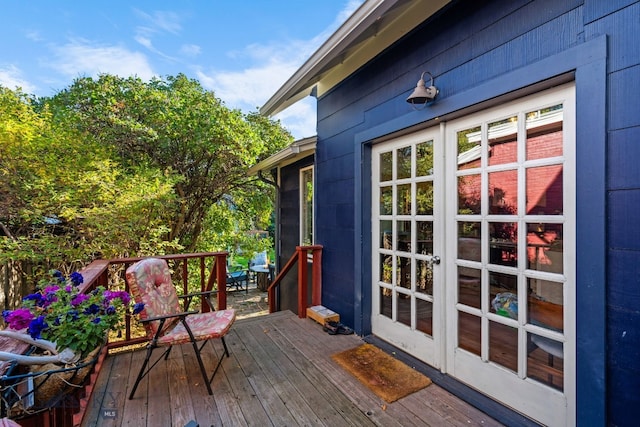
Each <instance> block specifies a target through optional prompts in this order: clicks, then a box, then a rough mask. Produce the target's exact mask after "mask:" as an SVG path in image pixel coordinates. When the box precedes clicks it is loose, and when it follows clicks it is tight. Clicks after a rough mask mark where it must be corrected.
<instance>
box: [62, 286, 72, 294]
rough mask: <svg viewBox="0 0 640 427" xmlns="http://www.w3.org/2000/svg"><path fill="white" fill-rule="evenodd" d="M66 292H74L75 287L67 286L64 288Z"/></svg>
mask: <svg viewBox="0 0 640 427" xmlns="http://www.w3.org/2000/svg"><path fill="white" fill-rule="evenodd" d="M64 291H65V292H67V293H69V294H70V293H71V291H73V286H71V285H67V286H65V287H64Z"/></svg>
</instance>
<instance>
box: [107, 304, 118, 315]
mask: <svg viewBox="0 0 640 427" xmlns="http://www.w3.org/2000/svg"><path fill="white" fill-rule="evenodd" d="M105 313H107V314H109V315H112V314H116V308H115V307H114V306H112V305H110V306H109V307H107V309H106V310H105Z"/></svg>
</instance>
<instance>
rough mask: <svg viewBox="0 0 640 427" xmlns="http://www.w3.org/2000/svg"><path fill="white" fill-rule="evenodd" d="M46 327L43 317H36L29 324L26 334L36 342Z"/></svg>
mask: <svg viewBox="0 0 640 427" xmlns="http://www.w3.org/2000/svg"><path fill="white" fill-rule="evenodd" d="M48 327H49V325H47V322H45V321H44V316H38V317H36V318H35V319H33V320H32V321H31V322H30V323H29V329H28V332H29V335H31V338H33V339H34V340H36V339H38V338H40V334H41V333H42V331H43V330H44V329H46V328H48Z"/></svg>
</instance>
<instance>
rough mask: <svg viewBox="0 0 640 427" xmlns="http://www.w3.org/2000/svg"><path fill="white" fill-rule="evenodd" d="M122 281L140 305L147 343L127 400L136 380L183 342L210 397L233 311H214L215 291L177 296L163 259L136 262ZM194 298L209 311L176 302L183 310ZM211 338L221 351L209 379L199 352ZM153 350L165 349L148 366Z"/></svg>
mask: <svg viewBox="0 0 640 427" xmlns="http://www.w3.org/2000/svg"><path fill="white" fill-rule="evenodd" d="M126 280H127V283H128V284H129V289H130V292H131V294H132V295H133V297H134V299H135V300H136V302H142V303H144V310H142V312H141V313H140V321H141V322H142V323H143V324H144V327H145V329H146V332H147V336H148V337H149V340H150V341H149V343H148V344H147V354H146V357H145V359H144V362H143V363H142V367H141V368H140V372H139V373H138V377H137V379H136V382H135V384H134V385H133V389H132V390H131V393H130V394H129V399H133V396H134V394H135V392H136V389H137V388H138V384H139V383H140V381H141V380H142V379H143V378H144V377H145V376H146V375H147V374H148V373H149V372H150V371H151V369H153V367H154V366H155V365H156V364H157V363H158V362H159V361H160V359H161V358H164V359H165V360H166V359H167V358H168V357H169V353H170V352H171V348H172V347H173V346H174V345H179V344H186V343H191V345H192V346H193V350H194V352H195V354H196V359H197V360H198V365H199V366H200V372H201V373H202V378H203V380H204V383H205V384H206V386H207V390H208V392H209V394H213V391H212V390H211V381H213V377H214V376H215V374H216V372H217V371H218V368H219V367H220V365H221V364H222V360H223V359H224V356H225V355H226V356H227V357H229V349H228V348H227V344H226V342H225V340H224V336H225V335H226V334H227V332H229V329H230V328H231V325H232V324H233V322H234V321H235V318H236V313H235V310H232V309H230V310H218V311H214V310H215V309H214V306H213V303H212V296H213V295H215V294H216V293H217V291H210V292H196V293H191V294H188V295H181V296H178V295H177V293H176V288H175V286H173V284H172V282H171V272H170V271H169V267H168V265H167V262H166V261H165V260H163V259H158V258H146V259H143V260H141V261H138V262H137V263H135V264H133V265H131V266H130V267H129V268H127V271H126ZM196 296H199V297H201V298H204V299H205V300H206V301H207V303H208V304H209V307H210V308H211V310H212V311H210V312H207V313H199V312H198V311H183V310H182V309H181V305H180V299H184V300H185V302H186V305H185V307H189V304H190V303H191V300H192V299H193V298H194V297H196ZM214 338H219V339H220V340H221V341H222V345H223V347H224V352H223V354H222V355H221V356H220V359H219V360H218V362H217V364H216V367H215V369H214V371H213V373H212V374H211V376H210V377H209V376H208V374H207V371H206V369H205V367H204V363H203V361H202V356H201V351H202V349H203V348H204V346H205V344H206V343H207V342H208V341H209V340H211V339H214ZM200 342H202V344H201V345H200ZM212 345H213V344H212ZM157 347H166V350H165V351H164V353H162V354H161V355H160V357H158V358H157V359H156V360H155V361H154V362H153V363H150V359H151V355H152V353H153V351H154V350H155V349H156V348H157Z"/></svg>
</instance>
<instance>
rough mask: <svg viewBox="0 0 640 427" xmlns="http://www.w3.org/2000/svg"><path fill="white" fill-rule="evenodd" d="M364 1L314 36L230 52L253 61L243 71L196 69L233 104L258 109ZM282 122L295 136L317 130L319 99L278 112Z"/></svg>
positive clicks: (359, 0) (357, 0)
mask: <svg viewBox="0 0 640 427" xmlns="http://www.w3.org/2000/svg"><path fill="white" fill-rule="evenodd" d="M361 4H362V0H351V1H350V2H349V3H348V4H347V6H346V7H345V9H343V10H342V11H341V12H340V13H339V14H338V15H337V16H336V18H335V20H334V22H333V23H332V24H331V25H330V26H329V27H327V29H325V30H324V31H323V32H322V33H320V34H318V35H317V36H316V37H314V38H313V39H311V40H280V41H278V42H277V43H275V42H274V43H271V44H264V45H262V44H253V45H249V46H247V47H246V48H245V49H244V50H242V51H235V52H229V54H228V55H229V56H231V57H233V58H239V57H248V58H249V59H250V61H251V63H252V65H251V66H250V67H249V68H247V69H245V70H242V71H225V70H197V71H196V74H197V78H198V79H199V80H200V82H201V83H202V85H203V87H205V88H207V89H210V90H213V91H214V92H215V94H216V96H217V97H218V98H220V99H222V100H224V101H225V103H226V104H227V106H229V107H231V108H240V109H242V110H243V111H255V109H256V107H260V106H262V105H263V104H264V103H265V102H266V101H267V100H268V99H269V98H270V97H271V96H272V95H273V94H274V93H275V92H276V91H277V90H278V88H280V86H282V85H283V84H284V83H285V82H286V80H287V79H288V78H289V77H291V76H292V75H293V73H294V72H295V71H296V70H297V69H298V68H299V67H300V66H301V65H302V64H303V63H304V61H305V60H307V58H309V57H310V56H311V55H312V54H313V52H314V51H315V50H316V49H317V48H318V47H319V46H320V45H321V44H322V43H323V42H324V41H325V40H326V39H327V38H328V37H329V36H330V35H331V34H332V33H333V32H334V31H335V30H336V29H337V28H338V27H339V26H340V25H342V23H343V22H344V21H345V20H346V19H347V18H348V17H349V16H350V15H351V14H352V13H353V12H354V11H355V10H356V9H357V8H358V7H359V6H360V5H361ZM275 118H276V119H280V120H281V122H282V124H283V125H284V126H285V127H286V128H287V129H289V130H290V131H291V133H292V134H293V135H294V137H295V138H296V139H299V138H303V137H307V136H313V135H315V134H316V100H315V99H310V98H305V99H303V100H301V101H298V102H297V103H296V104H294V105H292V106H290V107H289V108H287V109H286V110H284V111H282V112H281V113H280V114H278V115H277V116H276V117H275Z"/></svg>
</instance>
